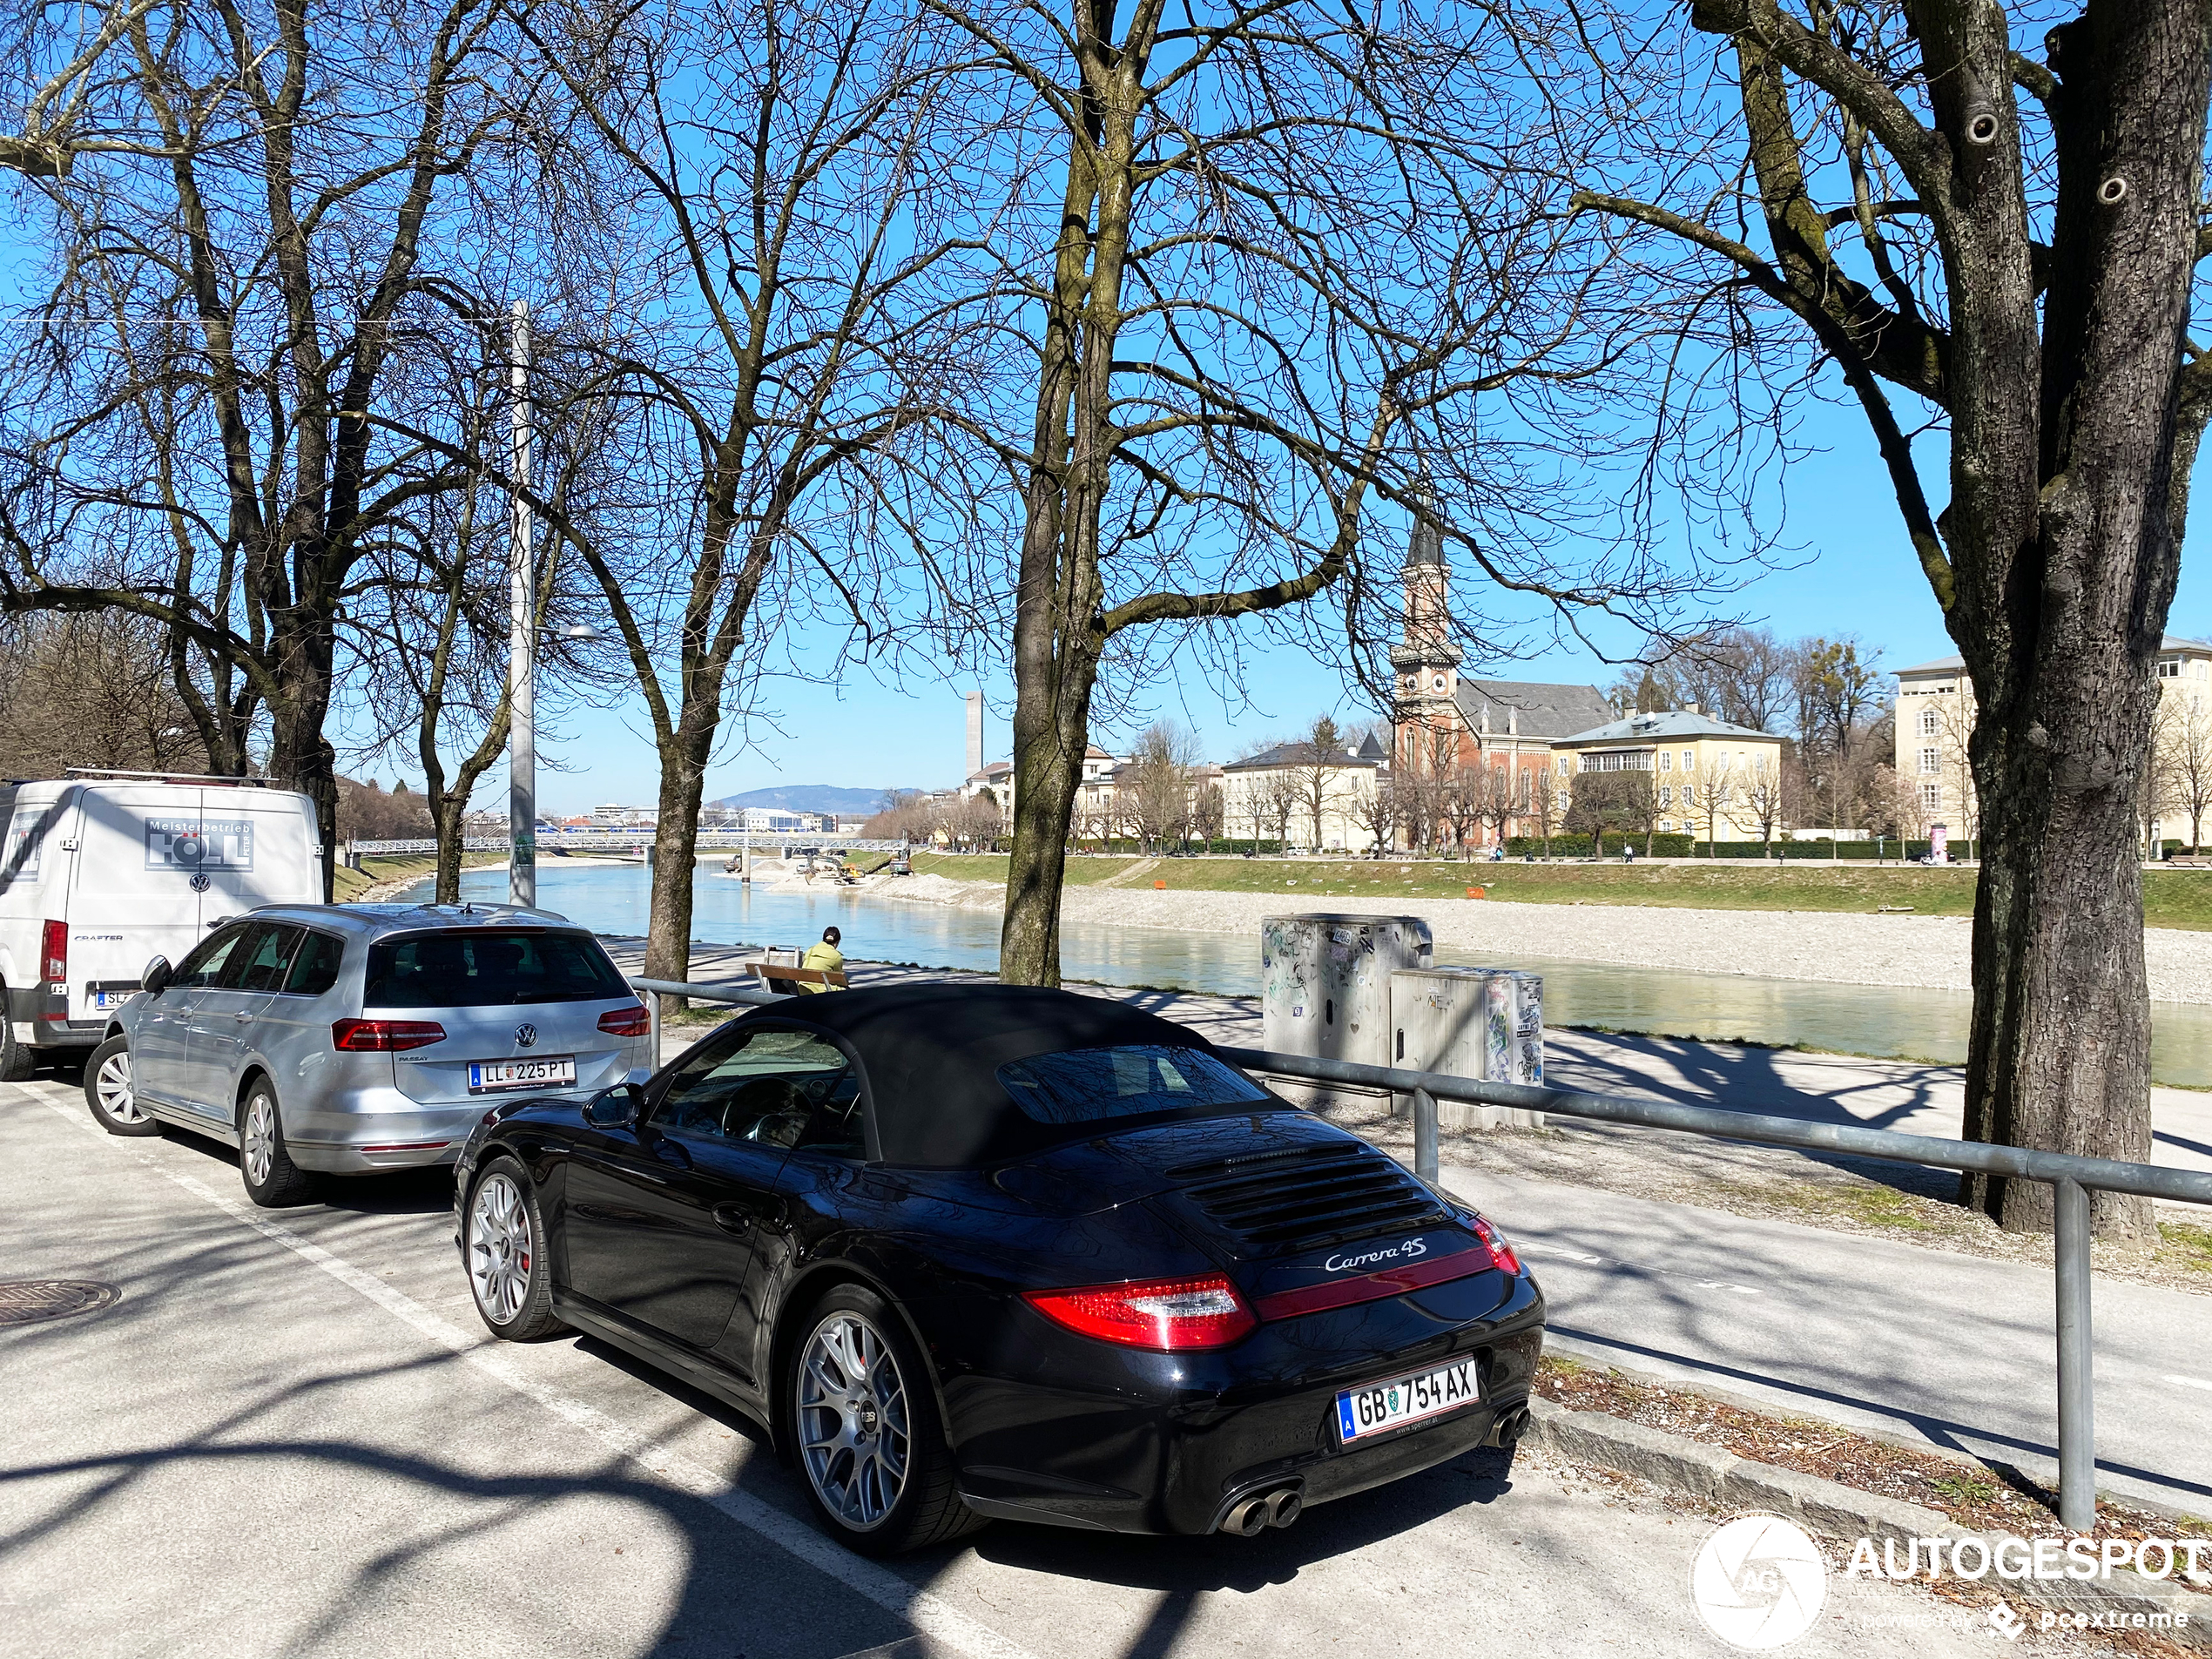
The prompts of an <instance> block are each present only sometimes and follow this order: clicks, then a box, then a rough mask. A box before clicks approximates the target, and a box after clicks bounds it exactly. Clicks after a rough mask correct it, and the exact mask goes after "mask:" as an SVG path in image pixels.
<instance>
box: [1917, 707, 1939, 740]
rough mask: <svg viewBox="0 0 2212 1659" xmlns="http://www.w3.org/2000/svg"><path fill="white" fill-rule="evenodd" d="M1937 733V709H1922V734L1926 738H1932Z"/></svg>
mask: <svg viewBox="0 0 2212 1659" xmlns="http://www.w3.org/2000/svg"><path fill="white" fill-rule="evenodd" d="M1935 734H1936V711H1934V710H1933V709H1922V710H1921V711H1920V735H1921V736H1922V737H1924V738H1932V737H1933V736H1935Z"/></svg>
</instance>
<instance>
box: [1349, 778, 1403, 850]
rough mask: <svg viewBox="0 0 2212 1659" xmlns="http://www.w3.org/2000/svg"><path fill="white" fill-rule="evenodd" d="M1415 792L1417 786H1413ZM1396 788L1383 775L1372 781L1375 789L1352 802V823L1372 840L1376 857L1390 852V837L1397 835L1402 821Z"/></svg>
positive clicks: (1395, 783) (1389, 779) (1392, 782)
mask: <svg viewBox="0 0 2212 1659" xmlns="http://www.w3.org/2000/svg"><path fill="white" fill-rule="evenodd" d="M1413 788H1414V789H1415V790H1418V789H1419V788H1420V786H1419V785H1418V784H1416V785H1414V786H1413ZM1399 789H1400V786H1399V782H1398V780H1397V779H1394V778H1393V777H1391V776H1389V775H1387V774H1386V775H1384V776H1382V777H1379V778H1377V779H1375V786H1374V788H1373V789H1372V790H1371V791H1369V792H1365V793H1363V794H1361V795H1360V796H1359V797H1358V798H1357V799H1354V800H1353V802H1352V823H1353V825H1354V826H1357V827H1358V828H1359V829H1362V830H1364V831H1366V833H1367V834H1369V835H1370V836H1372V838H1373V839H1374V851H1375V853H1376V855H1377V856H1378V857H1379V856H1380V855H1381V854H1382V853H1386V852H1388V851H1389V850H1390V842H1391V838H1392V836H1393V835H1394V834H1395V833H1397V830H1398V826H1399V822H1400V821H1401V819H1402V813H1401V812H1400V803H1399Z"/></svg>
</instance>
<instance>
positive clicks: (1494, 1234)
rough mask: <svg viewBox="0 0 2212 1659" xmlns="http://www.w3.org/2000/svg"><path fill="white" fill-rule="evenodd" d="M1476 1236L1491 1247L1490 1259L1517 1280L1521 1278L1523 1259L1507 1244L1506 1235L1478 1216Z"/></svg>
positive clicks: (1475, 1226) (1475, 1219) (1475, 1228)
mask: <svg viewBox="0 0 2212 1659" xmlns="http://www.w3.org/2000/svg"><path fill="white" fill-rule="evenodd" d="M1474 1236H1475V1237H1476V1238H1480V1240H1481V1241H1482V1242H1483V1243H1484V1244H1486V1245H1487V1246H1488V1247H1489V1251H1490V1259H1491V1260H1492V1261H1494V1262H1495V1263H1497V1264H1498V1265H1499V1267H1500V1268H1501V1269H1502V1270H1504V1271H1506V1272H1508V1273H1511V1274H1512V1275H1513V1276H1514V1278H1520V1277H1521V1258H1520V1257H1518V1256H1516V1255H1515V1254H1514V1249H1513V1246H1512V1245H1511V1244H1507V1243H1506V1236H1505V1234H1503V1233H1501V1232H1500V1231H1498V1230H1497V1229H1496V1228H1495V1227H1493V1226H1492V1225H1491V1224H1489V1223H1488V1222H1487V1221H1485V1220H1484V1219H1483V1218H1482V1217H1480V1216H1477V1217H1475V1218H1474Z"/></svg>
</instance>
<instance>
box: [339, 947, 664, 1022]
mask: <svg viewBox="0 0 2212 1659" xmlns="http://www.w3.org/2000/svg"><path fill="white" fill-rule="evenodd" d="M630 994H631V992H630V987H629V985H628V983H627V982H626V981H624V979H623V977H622V974H620V973H619V972H618V971H617V969H616V968H615V965H614V964H613V963H612V962H610V961H608V960H607V953H606V952H605V951H604V950H602V949H600V948H599V941H597V940H596V939H594V938H592V937H591V936H590V934H556V933H542V932H534V931H530V930H528V929H520V928H518V929H516V930H515V931H513V932H511V933H510V932H507V931H504V930H500V929H493V928H483V929H481V930H479V929H475V928H466V929H462V928H455V929H451V930H449V931H447V932H443V933H435V934H413V935H410V936H404V937H401V938H398V939H388V940H385V941H382V942H381V943H380V944H375V945H372V946H370V947H369V952H368V984H367V986H366V987H365V988H364V991H363V994H362V997H361V1001H362V1003H363V1005H364V1006H366V1007H368V1008H503V1007H507V1006H509V1005H511V1004H514V1003H518V1002H598V1001H609V1000H610V999H612V998H614V997H617V996H628V995H630Z"/></svg>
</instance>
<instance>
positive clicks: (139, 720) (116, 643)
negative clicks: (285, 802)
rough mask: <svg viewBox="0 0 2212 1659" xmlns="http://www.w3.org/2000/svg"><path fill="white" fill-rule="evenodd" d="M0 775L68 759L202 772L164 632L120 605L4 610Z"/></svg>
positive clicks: (34, 772) (59, 767)
mask: <svg viewBox="0 0 2212 1659" xmlns="http://www.w3.org/2000/svg"><path fill="white" fill-rule="evenodd" d="M0 708H4V709H5V710H6V711H7V718H5V719H4V720H0V777H10V778H57V777H59V776H61V774H62V773H63V772H64V771H65V770H67V769H68V768H69V767H71V766H118V767H122V768H125V769H126V770H131V771H140V772H160V771H169V770H174V771H178V772H205V771H206V769H207V752H206V749H205V748H204V747H203V746H202V745H201V744H200V741H199V732H197V731H195V730H194V729H193V727H192V721H191V719H190V718H188V716H187V715H186V713H185V705H184V703H183V700H182V699H181V698H179V697H178V695H177V691H176V687H175V686H174V685H173V684H172V682H171V679H170V673H169V650H168V639H167V637H166V631H165V630H164V629H163V628H162V627H161V626H160V624H158V623H155V622H152V621H151V620H149V619H148V618H146V617H137V616H132V615H130V614H129V613H127V612H124V611H94V612H91V613H89V614H85V615H78V616H69V615H62V616H31V617H12V618H10V617H0Z"/></svg>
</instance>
